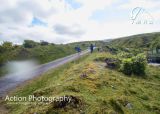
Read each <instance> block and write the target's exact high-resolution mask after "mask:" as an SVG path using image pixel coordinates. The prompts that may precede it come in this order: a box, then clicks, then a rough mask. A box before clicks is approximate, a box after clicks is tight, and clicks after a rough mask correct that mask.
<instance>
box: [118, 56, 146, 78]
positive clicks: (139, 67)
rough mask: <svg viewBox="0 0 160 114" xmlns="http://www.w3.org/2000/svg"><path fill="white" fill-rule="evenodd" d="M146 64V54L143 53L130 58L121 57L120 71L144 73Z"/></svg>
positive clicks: (128, 73) (127, 73)
mask: <svg viewBox="0 0 160 114" xmlns="http://www.w3.org/2000/svg"><path fill="white" fill-rule="evenodd" d="M146 65H147V60H146V56H145V55H144V54H138V55H137V56H135V57H132V58H127V59H122V64H121V71H122V72H123V73H124V74H126V75H131V74H135V75H144V74H145V69H146Z"/></svg>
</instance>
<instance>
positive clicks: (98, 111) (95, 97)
mask: <svg viewBox="0 0 160 114" xmlns="http://www.w3.org/2000/svg"><path fill="white" fill-rule="evenodd" d="M108 56H110V54H108V53H94V54H92V55H88V56H85V57H83V58H81V59H80V60H77V61H73V62H71V63H68V64H65V65H63V66H61V67H59V68H57V69H55V70H53V71H52V70H51V71H49V72H47V73H45V74H44V75H42V76H41V77H38V78H36V79H34V80H32V81H30V82H28V83H27V84H26V85H24V86H23V87H20V88H18V89H17V90H16V91H14V92H13V93H11V94H10V95H17V96H28V95H32V94H33V95H35V96H63V95H66V96H69V97H71V98H72V102H71V103H65V102H60V103H55V102H54V103H51V104H45V103H44V104H37V105H34V104H31V105H20V104H19V105H18V104H17V105H16V104H14V105H13V104H12V105H6V106H5V107H6V108H7V109H8V111H9V112H8V113H10V114H33V113H35V112H36V113H38V114H39V113H40V114H41V113H42V114H46V113H47V114H72V113H73V114H80V113H81V114H105V113H109V114H117V113H118V114H142V113H143V114H159V113H160V102H159V101H160V96H159V94H160V89H159V87H160V75H159V74H160V68H159V67H151V66H148V67H147V75H146V76H145V77H137V76H130V77H129V76H126V75H124V74H122V73H120V72H118V71H116V70H112V69H108V68H106V67H105V63H104V62H98V61H95V59H96V58H104V57H108ZM62 104H63V105H62Z"/></svg>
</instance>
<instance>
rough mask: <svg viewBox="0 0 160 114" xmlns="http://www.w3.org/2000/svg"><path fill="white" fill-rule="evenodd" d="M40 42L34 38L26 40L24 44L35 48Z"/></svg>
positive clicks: (26, 46)
mask: <svg viewBox="0 0 160 114" xmlns="http://www.w3.org/2000/svg"><path fill="white" fill-rule="evenodd" d="M37 45H38V43H37V42H35V41H33V40H24V43H23V46H24V47H25V48H34V47H35V46H37Z"/></svg>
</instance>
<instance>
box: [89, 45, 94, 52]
mask: <svg viewBox="0 0 160 114" xmlns="http://www.w3.org/2000/svg"><path fill="white" fill-rule="evenodd" d="M93 48H94V46H93V44H91V45H90V52H91V53H93Z"/></svg>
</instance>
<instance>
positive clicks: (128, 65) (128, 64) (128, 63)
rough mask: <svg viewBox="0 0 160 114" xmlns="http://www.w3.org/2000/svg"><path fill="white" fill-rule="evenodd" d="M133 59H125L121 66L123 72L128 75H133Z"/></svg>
mask: <svg viewBox="0 0 160 114" xmlns="http://www.w3.org/2000/svg"><path fill="white" fill-rule="evenodd" d="M132 63H133V62H132V59H131V58H128V59H123V60H122V64H121V71H122V72H123V73H124V74H126V75H131V74H132Z"/></svg>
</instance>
